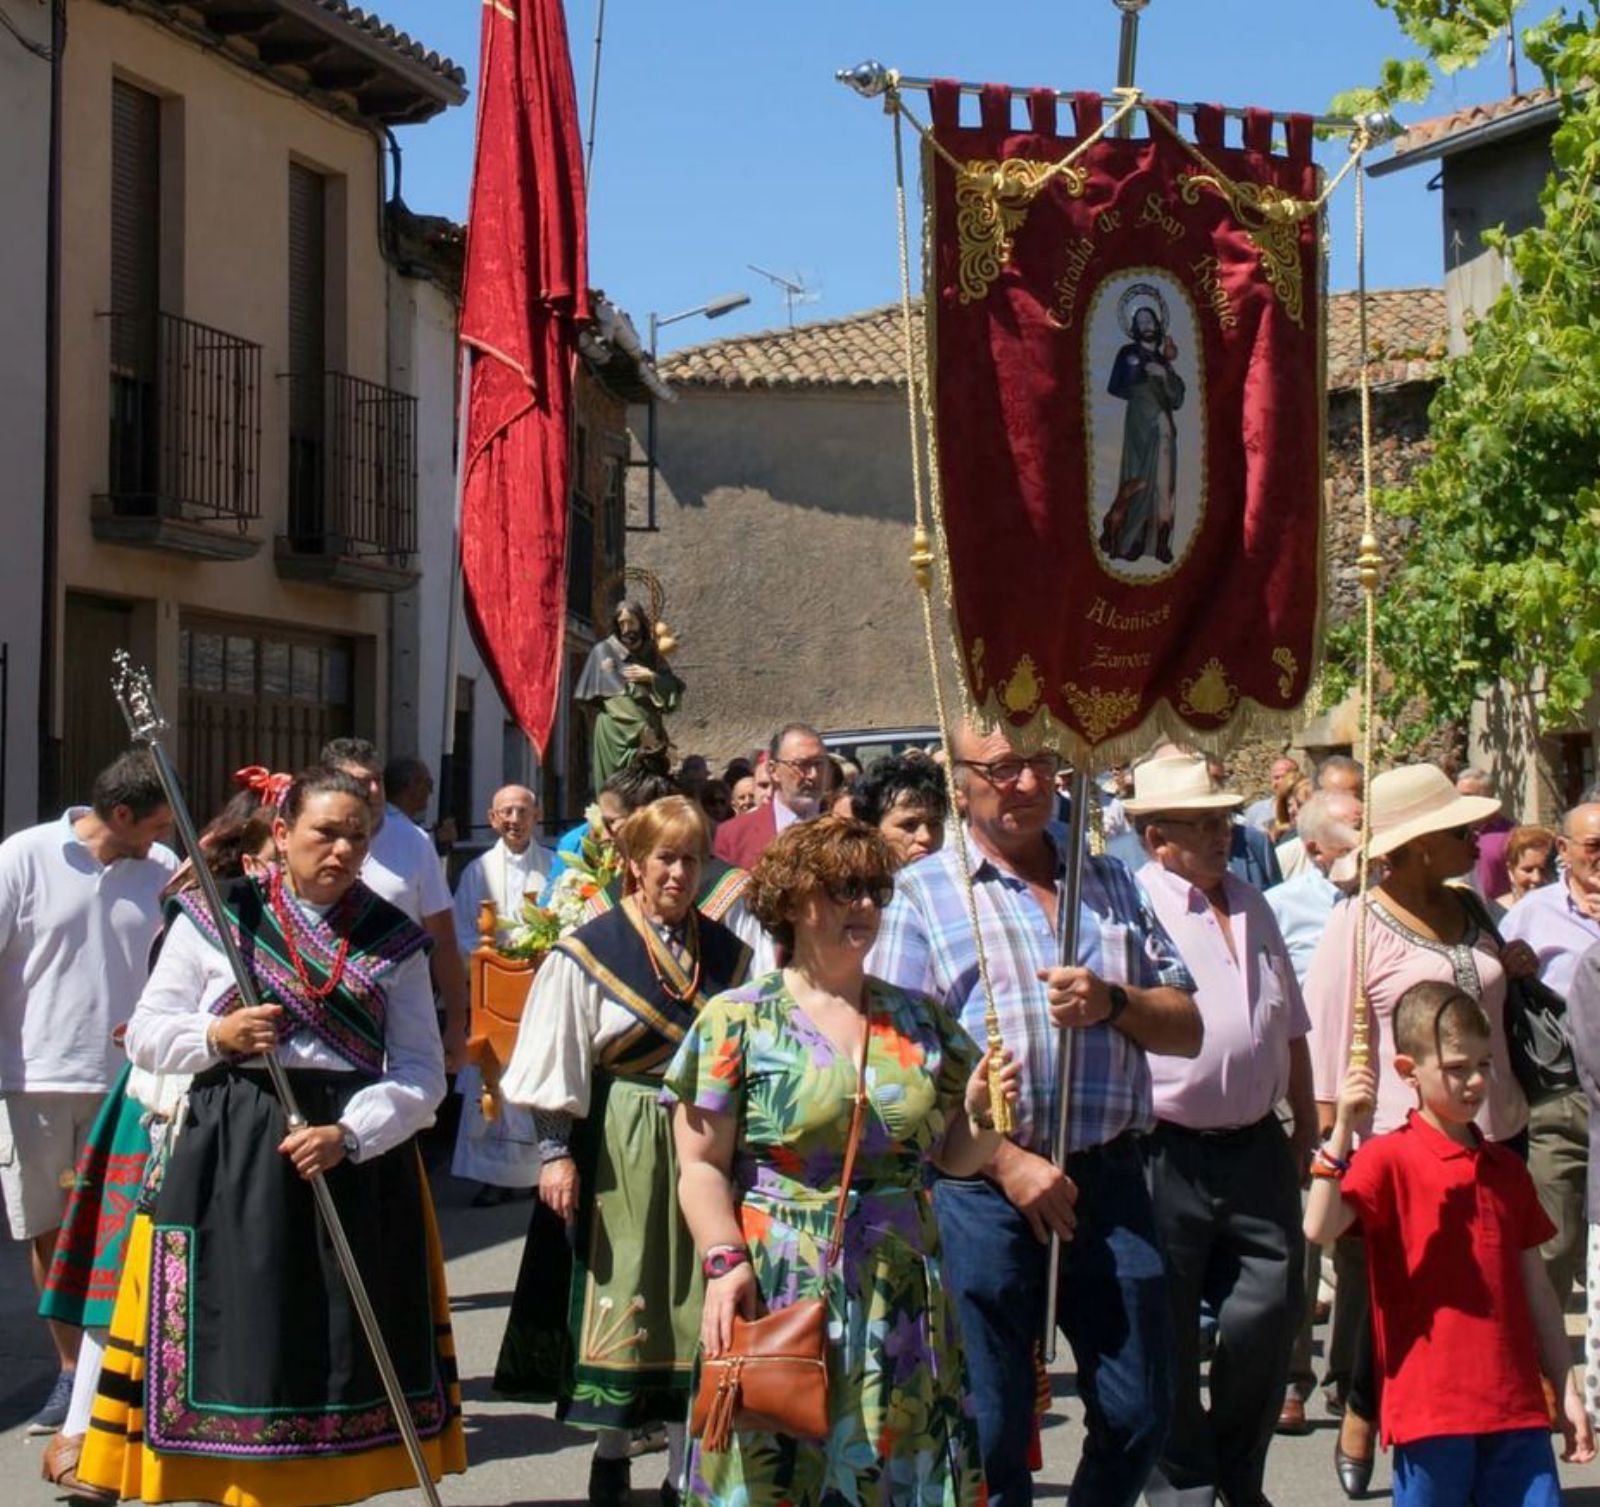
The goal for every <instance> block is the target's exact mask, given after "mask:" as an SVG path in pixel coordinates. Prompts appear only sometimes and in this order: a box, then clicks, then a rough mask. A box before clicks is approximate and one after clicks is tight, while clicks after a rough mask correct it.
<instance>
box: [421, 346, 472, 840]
mask: <svg viewBox="0 0 1600 1507" xmlns="http://www.w3.org/2000/svg"><path fill="white" fill-rule="evenodd" d="M457 342H458V343H457V347H456V348H457V350H458V351H459V352H460V357H461V362H460V368H459V381H460V384H461V385H460V388H459V393H458V396H457V398H456V440H455V444H456V453H455V488H454V493H453V497H452V501H451V509H450V591H449V597H448V607H447V609H446V616H445V635H444V694H443V695H442V696H441V697H440V703H441V705H442V708H443V718H442V720H441V723H440V727H439V820H440V821H443V820H444V814H445V812H444V805H445V802H446V801H447V800H448V799H450V796H451V794H452V792H453V791H454V789H455V756H456V654H457V653H458V651H459V642H460V635H461V628H460V622H461V593H462V589H463V588H462V579H461V573H462V560H461V505H462V499H463V497H464V496H465V491H466V477H467V409H468V398H469V395H470V393H471V382H472V350H471V348H470V347H469V346H467V345H464V344H461V343H460V335H459V329H458V331H457ZM426 644H427V639H426V634H424V637H423V643H422V644H419V645H418V648H419V649H425V648H426ZM468 778H469V785H468V789H469V791H470V789H471V786H470V773H469V777H468ZM469 804H470V796H469ZM450 814H451V815H452V816H454V815H456V814H457V813H456V812H454V811H452V812H451V813H450ZM471 831H472V829H471V818H470V816H469V817H468V828H467V830H466V831H465V832H462V833H461V834H460V835H461V836H462V837H463V838H465V837H469V836H471Z"/></svg>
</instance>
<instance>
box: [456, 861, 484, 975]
mask: <svg viewBox="0 0 1600 1507" xmlns="http://www.w3.org/2000/svg"><path fill="white" fill-rule="evenodd" d="M488 898H489V882H488V879H487V877H486V876H485V873H484V863H483V860H482V859H481V858H475V859H473V860H472V862H471V863H469V864H468V865H467V866H466V868H464V869H463V870H462V871H461V878H460V880H459V881H458V882H457V884H456V898H455V899H454V901H452V902H451V907H452V909H453V910H454V911H455V918H456V946H457V947H459V948H460V949H461V957H462V960H463V961H465V960H466V959H467V958H469V957H470V956H471V955H472V954H473V953H474V952H476V951H477V949H478V911H479V910H480V909H481V908H482V906H483V902H484V901H485V900H487V899H488Z"/></svg>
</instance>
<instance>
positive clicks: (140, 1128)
mask: <svg viewBox="0 0 1600 1507" xmlns="http://www.w3.org/2000/svg"><path fill="white" fill-rule="evenodd" d="M258 776H260V777H263V778H261V779H258V778H257V777H258ZM234 778H235V779H236V780H237V781H239V783H240V784H241V785H242V786H243V787H244V788H242V789H240V790H239V791H238V792H237V793H236V794H235V795H234V796H233V798H232V799H231V800H230V801H229V802H228V804H227V805H226V806H224V807H223V808H222V811H221V813H220V814H219V815H218V816H217V817H215V818H214V819H213V820H212V822H211V823H210V825H209V826H207V828H206V830H205V831H204V832H202V833H201V834H200V847H201V850H202V851H203V852H204V853H205V856H206V863H207V864H208V865H209V867H210V869H211V872H212V873H213V874H214V875H216V877H217V879H218V880H219V881H223V882H226V881H229V880H233V879H237V878H239V877H241V876H242V875H244V874H248V873H254V872H258V871H261V872H264V869H265V865H266V863H267V862H268V861H269V859H270V856H271V850H272V819H273V817H274V815H275V814H276V812H277V804H276V802H277V797H278V796H279V795H280V794H281V793H282V791H283V788H284V787H285V786H287V784H288V783H289V776H288V775H286V774H285V775H273V774H271V773H269V772H268V771H267V770H265V769H256V768H251V769H241V770H240V771H239V773H238V774H236V775H235V776H234ZM280 781H281V783H275V782H280ZM194 883H195V875H194V865H193V864H192V863H191V862H189V861H185V862H184V863H183V865H182V866H181V867H180V868H179V869H178V871H177V872H176V873H175V874H174V875H173V876H172V879H171V881H170V882H169V883H168V885H167V889H166V893H165V894H164V895H163V897H162V898H163V899H164V900H170V899H171V897H172V896H174V895H176V894H178V893H179V892H180V891H182V890H185V889H188V888H190V887H191V886H192V885H194ZM160 952H161V938H159V937H158V938H157V939H156V941H155V944H154V945H153V946H152V947H151V949H150V959H151V966H152V967H153V966H154V963H155V959H156V958H157V957H159V956H160ZM187 1086H188V1079H187V1077H184V1076H182V1075H180V1076H179V1077H177V1078H166V1077H160V1076H157V1075H155V1074H151V1073H138V1074H137V1075H136V1074H135V1072H134V1068H133V1064H132V1063H131V1062H130V1063H125V1064H124V1065H123V1068H122V1071H121V1072H120V1073H119V1074H118V1075H117V1081H116V1082H115V1083H114V1084H112V1086H111V1092H110V1093H109V1094H107V1095H106V1098H105V1102H104V1103H103V1104H102V1105H101V1106H100V1113H99V1114H98V1115H96V1116H95V1121H94V1125H93V1126H92V1127H91V1128H90V1131H89V1139H88V1140H87V1141H86V1142H85V1143H84V1147H83V1151H82V1152H81V1153H80V1154H79V1157H78V1165H77V1168H76V1170H75V1173H74V1177H73V1184H72V1192H71V1193H70V1194H69V1195H68V1197H67V1207H66V1212H65V1213H64V1214H63V1216H62V1220H61V1235H60V1238H59V1239H58V1240H57V1241H56V1249H55V1255H54V1257H53V1258H52V1260H51V1263H50V1274H49V1276H48V1277H47V1278H46V1280H45V1285H44V1292H43V1294H42V1295H41V1297H40V1299H39V1314H40V1317H41V1318H46V1319H54V1320H56V1321H57V1322H58V1323H62V1324H70V1325H71V1326H72V1327H73V1328H75V1329H81V1330H82V1331H83V1339H82V1341H81V1343H80V1344H79V1347H78V1369H77V1371H76V1373H75V1374H74V1376H73V1384H72V1403H71V1405H70V1407H69V1408H68V1410H67V1417H66V1421H65V1422H64V1423H63V1424H62V1426H61V1432H60V1433H58V1434H56V1435H54V1436H53V1437H52V1438H51V1440H50V1442H49V1444H48V1445H46V1446H45V1452H44V1462H43V1468H42V1470H41V1472H40V1473H41V1474H42V1475H43V1477H44V1479H45V1480H47V1481H49V1482H51V1483H52V1484H53V1485H55V1486H59V1487H61V1488H62V1489H63V1490H65V1491H76V1492H82V1491H83V1488H82V1485H81V1483H80V1482H79V1480H78V1476H77V1466H78V1457H79V1455H80V1454H81V1453H82V1451H83V1441H84V1436H85V1435H86V1434H87V1432H88V1429H89V1417H90V1412H91V1410H92V1408H93V1406H94V1396H95V1390H96V1388H97V1386H98V1384H99V1381H100V1366H101V1361H102V1359H103V1357H104V1355H105V1347H106V1338H107V1333H108V1331H109V1329H110V1325H111V1314H112V1310H113V1308H114V1307H115V1305H116V1300H117V1288H118V1286H119V1284H120V1283H121V1281H122V1259H123V1256H124V1254H125V1253H126V1250H127V1244H128V1233H129V1231H130V1230H131V1228H132V1226H133V1219H134V1214H135V1211H136V1209H137V1206H138V1203H139V1198H140V1194H141V1192H142V1190H143V1188H144V1182H145V1176H146V1173H147V1171H148V1170H149V1167H150V1158H151V1152H152V1149H153V1148H154V1147H155V1146H156V1145H157V1144H158V1143H159V1142H160V1141H161V1140H162V1139H163V1138H164V1137H165V1134H166V1127H167V1124H168V1121H169V1118H170V1115H171V1113H172V1110H173V1108H174V1107H175V1104H176V1101H177V1099H178V1097H179V1096H180V1095H181V1094H182V1092H183V1090H184V1088H186V1087H187ZM83 1494H84V1495H88V1493H83Z"/></svg>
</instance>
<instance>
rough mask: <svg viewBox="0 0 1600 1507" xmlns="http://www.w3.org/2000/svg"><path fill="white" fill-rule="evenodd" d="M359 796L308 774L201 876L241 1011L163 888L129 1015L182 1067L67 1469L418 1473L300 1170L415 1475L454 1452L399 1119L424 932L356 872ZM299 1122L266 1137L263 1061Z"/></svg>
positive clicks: (175, 1488)
mask: <svg viewBox="0 0 1600 1507" xmlns="http://www.w3.org/2000/svg"><path fill="white" fill-rule="evenodd" d="M368 831H369V816H368V812H367V804H366V790H365V789H364V787H363V786H361V785H360V784H358V783H357V782H356V781H355V780H352V779H351V778H350V776H349V775H347V774H344V773H342V772H340V771H337V770H332V769H323V768H316V769H312V770H308V771H307V772H306V773H304V774H302V775H300V776H298V777H297V778H296V779H295V781H294V782H293V783H292V784H291V785H290V787H289V789H288V791H287V792H286V794H285V795H284V798H283V803H282V808H281V813H280V815H279V817H278V818H277V819H276V820H275V822H274V823H273V839H274V842H275V844H276V847H277V850H278V854H279V860H280V861H279V863H278V864H277V865H275V866H273V867H272V869H271V871H270V873H269V876H268V877H267V878H266V879H264V880H263V879H242V880H239V881H236V882H235V883H233V884H231V885H229V886H228V887H227V888H226V889H225V890H224V892H223V900H224V906H225V909H226V912H227V919H228V925H229V926H230V928H231V929H232V931H233V933H234V936H235V938H236V940H237V941H238V944H239V947H240V950H241V952H242V954H243V956H244V959H245V963H246V966H248V967H249V968H250V969H251V972H252V974H253V976H254V979H255V983H256V986H257V989H258V990H259V992H260V995H261V999H262V1001H263V1003H262V1004H261V1005H260V1006H259V1007H256V1008H249V1009H247V1008H244V1007H243V1006H242V1004H241V1001H240V998H239V992H238V988H237V986H236V984H235V982H234V978H233V974H232V972H231V970H230V969H229V966H228V963H227V959H226V957H225V955H224V954H223V951H222V947H221V941H220V937H219V936H218V934H217V932H216V929H215V924H214V922H213V920H212V917H211V914H210V912H209V911H208V910H207V908H206V906H205V904H204V901H203V900H202V899H201V898H200V897H198V896H196V895H194V894H193V893H189V894H185V895H181V896H179V897H177V899H176V900H175V901H174V902H173V906H174V909H173V913H172V914H171V916H170V917H169V922H168V930H167V937H166V941H165V943H164V945H163V947H162V952H161V957H160V960H159V961H158V963H157V964H156V967H155V971H154V972H153V973H152V975H151V977H150V982H149V984H148V986H147V987H146V989H145V992H144V994H143V995H142V996H141V997H140V1000H139V1003H138V1006H137V1007H136V1008H135V1010H134V1014H133V1018H132V1020H131V1021H130V1022H129V1025H128V1037H127V1047H128V1055H129V1058H130V1059H131V1060H132V1062H133V1063H134V1065H135V1066H136V1067H139V1068H142V1069H144V1070H145V1071H147V1072H157V1073H193V1074H194V1078H193V1081H192V1083H191V1085H190V1089H189V1097H188V1102H187V1106H186V1108H185V1109H184V1111H183V1114H182V1117H181V1120H180V1133H179V1135H178V1136H177V1139H176V1143H175V1145H174V1146H173V1148H172V1151H171V1154H170V1157H169V1158H168V1160H167V1163H166V1167H165V1172H164V1175H163V1179H162V1183H161V1187H160V1190H159V1192H158V1193H157V1194H156V1195H155V1200H154V1209H153V1212H152V1214H151V1215H149V1216H148V1217H146V1216H144V1215H141V1216H140V1218H139V1219H138V1221H137V1222H136V1223H135V1226H134V1229H133V1232H132V1234H131V1235H130V1237H129V1248H128V1257H127V1262H126V1266H125V1269H124V1271H123V1277H122V1284H121V1287H120V1289H119V1292H118V1295H117V1306H116V1311H115V1314H114V1316H113V1319H112V1326H111V1339H110V1344H109V1347H108V1351H107V1355H106V1361H105V1366H104V1370H103V1373H102V1376H101V1385H100V1392H99V1396H98V1397H97V1398H96V1400H95V1407H94V1418H93V1427H91V1429H90V1431H89V1437H88V1440H87V1442H86V1444H85V1446H84V1451H83V1457H82V1460H81V1461H80V1464H79V1470H78V1475H79V1478H80V1479H81V1480H82V1481H83V1483H84V1484H86V1485H88V1486H92V1487H99V1488H101V1489H109V1490H111V1491H114V1492H116V1493H117V1494H118V1495H120V1496H123V1497H130V1498H138V1499H142V1500H144V1501H147V1502H170V1501H191V1500H199V1501H209V1502H223V1503H226V1504H229V1507H327V1504H334V1503H343V1502H354V1501H359V1500H362V1499H363V1498H365V1497H368V1496H371V1495H373V1494H375V1493H377V1492H381V1491H391V1490H396V1489H400V1488H404V1487H406V1486H408V1485H411V1484H413V1483H414V1481H415V1476H414V1474H413V1472H412V1468H411V1463H410V1459H409V1457H408V1455H407V1454H406V1451H405V1448H404V1445H403V1444H402V1443H401V1441H400V1437H399V1432H398V1430H397V1428H396V1426H395V1422H394V1418H393V1415H392V1414H391V1412H390V1409H389V1405H388V1402H387V1400H386V1397H385V1393H384V1389H383V1385H382V1382H381V1380H380V1378H379V1374H378V1370H377V1366H376V1365H375V1363H374V1361H373V1359H372V1356H371V1353H370V1351H369V1350H368V1348H367V1342H366V1338H365V1335H364V1333H363V1331H362V1328H361V1325H360V1323H359V1321H358V1318H357V1315H356V1311H355V1307H354V1304H353V1303H352V1301H351V1298H350V1294H349V1291H348V1289H347V1288H346V1286H345V1282H344V1278H343V1275H342V1274H341V1272H340V1270H339V1267H338V1264H337V1262H336V1260H335V1258H334V1255H333V1250H332V1246H331V1244H330V1242H329V1240H328V1237H327V1232H326V1231H325V1230H324V1229H323V1228H322V1227H321V1226H320V1225H319V1223H318V1217H317V1214H316V1210H315V1204H314V1202H313V1196H312V1190H311V1187H310V1186H309V1182H308V1179H309V1178H310V1177H311V1176H312V1175H313V1174H315V1173H318V1172H320V1173H322V1174H323V1175H324V1176H325V1177H326V1179H327V1185H328V1188H329V1191H330V1192H331V1193H332V1195H333V1201H334V1204H335V1206H336V1207H337V1209H338V1211H339V1214H340V1217H341V1220H342V1222H343V1224H344V1228H345V1232H346V1234H347V1236H348V1237H349V1241H350V1245H351V1247H352V1248H353V1250H354V1253H355V1258H356V1262H357V1265H358V1266H359V1268H360V1270H361V1273H362V1276H363V1277H364V1279H365V1284H366V1288H367V1292H368V1294H369V1296H370V1298H371V1300H372V1305H373V1308H374V1309H375V1311H376V1313H377V1317H378V1322H379V1324H380V1326H381V1328H382V1331H383V1333H384V1335H385V1337H386V1338H387V1340H388V1348H389V1353H390V1355H391V1357H392V1359H393V1361H394V1366H395V1370H396V1372H397V1374H398V1376H399V1380H400V1385H401V1388H402V1390H403V1391H404V1393H405V1395H406V1397H407V1398H408V1400H409V1403H410V1407H411V1415H412V1420H413V1422H414V1423H415V1425H416V1428H417V1432H418V1434H419V1435H420V1437H421V1440H422V1449H423V1453H424V1455H425V1457H426V1459H427V1462H428V1465H429V1468H430V1471H431V1473H432V1474H433V1475H434V1476H435V1477H436V1478H437V1477H438V1476H439V1475H441V1474H443V1473H445V1472H447V1471H460V1470H462V1469H464V1468H465V1465H466V1457H465V1449H464V1446H463V1442H462V1433H461V1420H460V1393H459V1389H458V1387H457V1384H456V1375H455V1361H454V1346H453V1342H452V1338H451V1331H450V1316H449V1299H448V1297H447V1295H446V1292H445V1286H444V1266H443V1259H442V1254H441V1249H440V1245H439V1239H438V1231H437V1228H436V1226H435V1224H434V1219H433V1207H432V1204H431V1202H430V1200H429V1198H428V1195H427V1189H426V1184H425V1183H424V1182H423V1179H422V1172H421V1163H420V1160H419V1158H418V1156H417V1153H416V1147H415V1145H414V1143H413V1137H414V1136H415V1134H416V1132H417V1131H418V1130H419V1129H421V1128H422V1127H423V1126H425V1125H427V1124H428V1123H429V1122H430V1121H431V1119H432V1117H433V1111H434V1109H435V1107H436V1106H437V1105H438V1103H439V1101H440V1099H441V1098H442V1097H443V1095H444V1087H445V1084H444V1061H443V1053H442V1051H441V1047H440V1042H439V1032H438V1026H437V1022H436V1020H435V1017H434V1010H433V994H432V989H431V987H430V985H429V982H428V972H427V967H428V964H427V939H426V934H425V933H424V932H423V931H422V930H421V929H420V928H419V927H417V926H415V925H414V924H413V923H412V922H411V921H410V920H409V919H408V918H407V917H406V916H404V915H403V914H402V913H401V912H400V911H398V910H396V909H395V908H394V907H393V906H392V905H390V904H388V902H386V901H384V900H381V899H379V897H378V896H376V895H375V894H373V893H372V891H370V890H369V889H367V888H366V886H365V885H363V884H362V883H360V881H359V880H358V878H357V875H358V873H359V871H360V868H361V864H362V861H363V859H364V858H365V857H366V851H367V838H368ZM269 1051H276V1052H277V1054H278V1058H279V1060H280V1062H282V1064H283V1066H284V1067H285V1069H286V1070H287V1071H288V1073H289V1079H290V1082H291V1083H292V1085H293V1087H294V1089H295V1092H296V1094H297V1096H298V1098H299V1101H300V1107H301V1109H302V1111H303V1113H304V1115H305V1118H306V1121H307V1124H306V1125H304V1126H303V1127H301V1128H300V1129H298V1130H294V1131H290V1132H289V1133H288V1134H287V1135H286V1134H285V1123H284V1116H283V1110H282V1108H281V1107H280V1105H279V1103H278V1101H277V1098H276V1096H275V1095H274V1094H273V1092H272V1088H271V1084H270V1081H269V1080H268V1077H267V1074H266V1072H265V1071H264V1068H263V1065H262V1063H261V1060H260V1054H262V1053H264V1052H269Z"/></svg>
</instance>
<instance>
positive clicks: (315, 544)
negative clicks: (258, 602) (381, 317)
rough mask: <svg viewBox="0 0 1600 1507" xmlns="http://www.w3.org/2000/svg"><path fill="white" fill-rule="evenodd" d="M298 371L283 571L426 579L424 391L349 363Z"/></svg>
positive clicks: (298, 575) (349, 578)
mask: <svg viewBox="0 0 1600 1507" xmlns="http://www.w3.org/2000/svg"><path fill="white" fill-rule="evenodd" d="M288 380H289V457H288V459H289V513H288V530H287V532H286V533H284V534H282V535H280V536H279V538H278V541H277V567H278V574H279V575H281V576H284V577H286V578H288V579H292V580H299V581H318V582H322V583H324V584H327V585H334V586H348V587H353V588H355V589H357V590H363V591H403V590H404V589H405V588H406V587H408V586H410V585H411V584H412V582H414V581H415V580H416V578H417V575H418V571H417V570H416V569H415V568H414V567H413V566H412V563H411V557H412V556H413V555H414V554H415V553H416V550H417V400H416V399H415V398H414V397H412V396H411V395H410V394H409V393H404V392H398V391H396V390H395V389H393V388H389V387H383V386H380V385H379V384H378V383H376V382H366V381H363V380H362V379H361V378H359V377H352V376H350V375H348V374H347V373H344V372H313V373H310V374H303V375H292V376H290V378H289V379H288Z"/></svg>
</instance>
